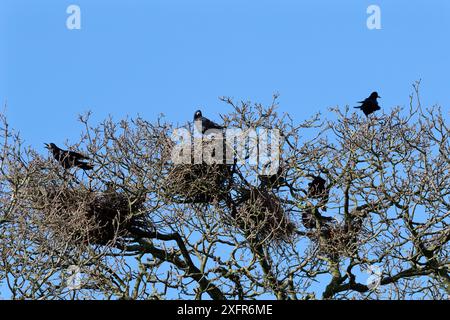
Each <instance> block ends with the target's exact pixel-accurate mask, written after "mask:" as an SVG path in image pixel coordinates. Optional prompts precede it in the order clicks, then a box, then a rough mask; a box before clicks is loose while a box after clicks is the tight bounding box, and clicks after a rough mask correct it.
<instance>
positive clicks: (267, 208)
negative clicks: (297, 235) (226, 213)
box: [233, 188, 295, 242]
mask: <svg viewBox="0 0 450 320" xmlns="http://www.w3.org/2000/svg"><path fill="white" fill-rule="evenodd" d="M233 215H234V217H233V218H234V222H235V224H236V226H237V227H239V228H240V229H241V230H242V231H244V233H245V235H246V237H247V239H249V240H251V241H254V240H256V241H260V242H267V241H268V242H270V241H287V240H289V239H290V238H291V236H292V235H293V233H294V230H295V225H294V224H293V223H292V222H291V221H289V218H288V217H287V214H286V212H285V210H284V208H283V206H282V203H281V200H280V199H279V198H278V197H277V196H276V195H274V194H273V193H272V192H270V191H267V190H262V189H257V188H253V189H251V190H246V191H245V192H244V195H243V200H242V201H241V203H240V205H239V206H238V207H237V209H236V210H235V211H234V213H233Z"/></svg>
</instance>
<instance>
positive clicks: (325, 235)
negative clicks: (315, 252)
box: [309, 216, 364, 258]
mask: <svg viewBox="0 0 450 320" xmlns="http://www.w3.org/2000/svg"><path fill="white" fill-rule="evenodd" d="M363 219H364V217H359V216H354V217H353V220H352V221H348V222H343V223H335V224H331V223H327V224H323V225H322V228H321V229H320V230H315V231H312V232H310V233H309V238H310V239H311V240H313V241H315V242H316V243H317V244H318V246H319V250H320V251H321V252H322V253H324V254H327V255H328V256H330V257H335V258H337V257H339V256H344V257H345V256H346V257H350V256H353V255H354V253H355V251H356V250H358V247H359V241H360V240H361V238H362V237H363V234H362V233H363V230H362V224H363Z"/></svg>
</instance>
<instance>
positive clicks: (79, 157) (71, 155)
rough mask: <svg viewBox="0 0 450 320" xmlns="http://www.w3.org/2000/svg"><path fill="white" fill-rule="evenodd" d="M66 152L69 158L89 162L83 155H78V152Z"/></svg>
mask: <svg viewBox="0 0 450 320" xmlns="http://www.w3.org/2000/svg"><path fill="white" fill-rule="evenodd" d="M68 152H69V156H70V157H75V158H78V159H86V160H89V157H86V156H85V155H83V154H81V153H78V152H75V151H68Z"/></svg>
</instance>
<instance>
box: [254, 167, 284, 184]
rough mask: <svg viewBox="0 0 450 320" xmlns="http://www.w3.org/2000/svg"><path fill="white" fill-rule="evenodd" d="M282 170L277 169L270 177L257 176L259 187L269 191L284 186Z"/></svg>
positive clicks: (280, 168)
mask: <svg viewBox="0 0 450 320" xmlns="http://www.w3.org/2000/svg"><path fill="white" fill-rule="evenodd" d="M283 171H284V170H283V168H282V167H281V166H279V167H278V171H277V173H275V174H272V175H265V174H260V175H258V179H259V181H261V185H260V186H261V187H263V188H269V189H278V188H280V187H281V186H283V185H286V179H285V178H284V177H283V174H284V172H283Z"/></svg>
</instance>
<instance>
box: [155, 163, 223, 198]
mask: <svg viewBox="0 0 450 320" xmlns="http://www.w3.org/2000/svg"><path fill="white" fill-rule="evenodd" d="M230 177H231V168H230V166H229V165H226V164H205V163H202V164H180V165H176V166H173V167H172V168H171V170H170V171H169V173H168V175H167V177H166V179H165V182H164V187H163V190H164V193H165V195H166V196H167V197H169V198H170V199H171V200H172V201H175V202H180V203H210V202H213V201H214V200H216V199H220V198H221V197H222V196H223V195H224V194H226V193H227V189H228V188H227V187H228V186H227V181H228V180H229V178H230Z"/></svg>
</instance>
